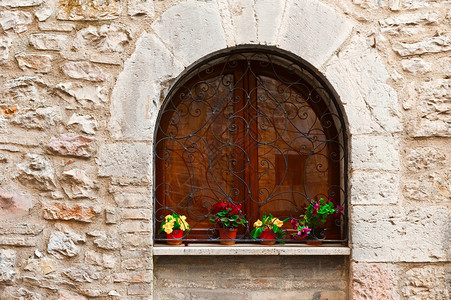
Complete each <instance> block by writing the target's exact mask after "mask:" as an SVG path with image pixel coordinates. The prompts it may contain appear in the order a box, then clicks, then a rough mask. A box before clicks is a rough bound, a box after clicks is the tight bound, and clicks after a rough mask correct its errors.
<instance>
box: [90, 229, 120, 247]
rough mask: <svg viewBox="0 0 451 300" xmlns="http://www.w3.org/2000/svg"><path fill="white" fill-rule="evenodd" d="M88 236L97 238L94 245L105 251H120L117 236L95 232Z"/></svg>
mask: <svg viewBox="0 0 451 300" xmlns="http://www.w3.org/2000/svg"><path fill="white" fill-rule="evenodd" d="M88 235H90V236H95V237H97V238H96V239H95V240H94V245H96V246H97V247H99V248H101V249H105V250H118V249H119V248H120V243H119V238H118V237H117V236H116V235H109V234H107V233H106V232H105V231H93V232H89V233H88Z"/></svg>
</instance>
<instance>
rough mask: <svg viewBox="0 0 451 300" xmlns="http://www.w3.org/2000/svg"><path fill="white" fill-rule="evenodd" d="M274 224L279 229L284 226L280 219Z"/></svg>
mask: <svg viewBox="0 0 451 300" xmlns="http://www.w3.org/2000/svg"><path fill="white" fill-rule="evenodd" d="M274 224H275V225H276V226H277V227H279V228H280V227H282V226H283V222H282V221H280V220H279V219H276V220H275V221H274Z"/></svg>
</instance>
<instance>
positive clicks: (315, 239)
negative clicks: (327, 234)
mask: <svg viewBox="0 0 451 300" xmlns="http://www.w3.org/2000/svg"><path fill="white" fill-rule="evenodd" d="M324 230H325V229H323V228H314V229H312V231H311V232H310V234H309V235H308V236H307V245H310V246H320V245H322V244H323V238H324Z"/></svg>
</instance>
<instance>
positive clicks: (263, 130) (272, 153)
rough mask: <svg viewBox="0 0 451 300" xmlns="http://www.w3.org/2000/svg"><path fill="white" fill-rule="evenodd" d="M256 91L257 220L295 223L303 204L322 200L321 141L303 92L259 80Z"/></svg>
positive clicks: (320, 131)
mask: <svg viewBox="0 0 451 300" xmlns="http://www.w3.org/2000/svg"><path fill="white" fill-rule="evenodd" d="M257 90H258V97H257V108H258V137H257V140H258V172H259V180H258V186H259V189H258V204H259V206H261V211H260V212H259V213H258V214H259V217H260V216H261V215H262V214H263V212H271V213H272V214H273V215H276V216H279V217H281V216H286V217H298V216H299V214H300V209H302V208H303V207H304V206H306V205H307V204H308V201H307V199H312V198H314V197H315V196H316V195H324V194H327V187H328V178H329V176H328V159H327V157H328V147H327V141H326V136H325V133H324V131H323V129H322V126H321V123H320V121H319V120H318V117H317V116H316V114H315V112H314V111H313V109H312V108H311V106H310V104H309V100H310V99H309V92H308V88H307V87H305V86H303V85H301V84H293V85H287V84H282V83H281V82H280V81H278V80H276V79H273V78H269V77H265V76H260V77H259V78H258V89H257Z"/></svg>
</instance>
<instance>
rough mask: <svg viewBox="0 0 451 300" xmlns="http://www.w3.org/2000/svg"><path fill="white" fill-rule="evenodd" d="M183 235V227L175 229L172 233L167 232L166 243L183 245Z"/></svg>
mask: <svg viewBox="0 0 451 300" xmlns="http://www.w3.org/2000/svg"><path fill="white" fill-rule="evenodd" d="M182 237H183V230H181V229H178V230H174V231H172V232H171V233H166V238H167V241H166V243H167V244H168V245H181V244H182Z"/></svg>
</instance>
